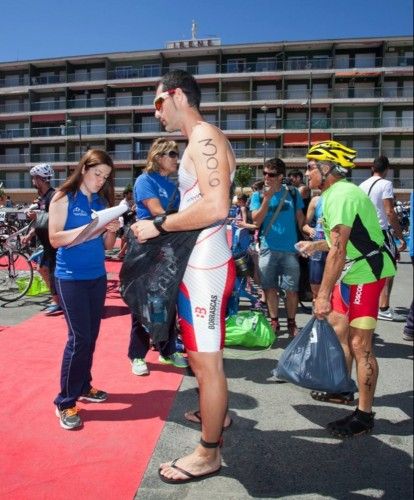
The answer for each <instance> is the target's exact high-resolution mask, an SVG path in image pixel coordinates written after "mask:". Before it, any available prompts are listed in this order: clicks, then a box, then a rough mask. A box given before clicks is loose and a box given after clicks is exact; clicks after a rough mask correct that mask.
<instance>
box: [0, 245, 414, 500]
mask: <svg viewBox="0 0 414 500" xmlns="http://www.w3.org/2000/svg"><path fill="white" fill-rule="evenodd" d="M412 295H413V273H412V267H411V262H410V260H409V256H408V254H407V253H404V254H403V257H402V262H401V263H400V264H399V269H398V276H397V278H396V280H395V284H394V289H393V292H392V296H391V303H392V305H393V306H394V308H395V309H396V310H397V311H398V312H400V313H403V314H406V313H407V310H408V307H409V305H410V303H411V300H412ZM47 302H48V301H47V298H46V297H39V298H25V299H22V300H20V301H18V302H16V303H11V304H6V305H3V306H1V307H0V325H2V326H7V325H14V324H17V323H20V322H21V321H24V320H25V319H27V318H28V317H30V316H32V315H33V314H36V313H38V312H40V311H42V310H43V309H44V308H45V307H46V304H47ZM243 306H244V307H245V304H244V305H243ZM283 313H284V310H283V309H282V310H281V316H282V334H281V335H280V337H279V339H278V341H277V342H275V344H274V345H273V347H272V348H271V349H267V350H246V349H242V348H232V349H230V348H226V349H225V369H226V374H227V377H228V383H229V391H230V400H229V407H230V414H231V416H232V418H233V425H232V426H231V427H230V429H229V430H226V431H225V433H224V446H223V448H222V455H223V468H222V471H221V474H220V475H219V476H216V477H212V478H209V479H206V480H204V481H200V482H194V483H189V484H183V485H169V484H166V483H163V482H162V481H161V480H160V479H159V478H158V466H159V464H160V463H161V462H164V461H167V460H171V459H174V458H176V457H179V456H181V455H183V454H186V453H189V452H191V451H192V449H193V448H194V446H195V445H196V443H197V441H198V439H199V430H198V429H197V427H196V426H195V425H192V424H190V423H188V422H186V421H185V419H184V416H183V415H184V412H185V411H187V410H189V409H196V408H197V393H196V391H195V388H196V383H195V379H194V377H192V376H191V375H190V374H188V375H186V376H185V377H184V379H183V383H182V385H181V388H180V390H179V392H178V393H177V396H176V399H175V402H174V404H173V407H172V409H171V412H170V415H169V418H168V420H167V422H166V424H165V427H164V429H163V431H162V434H161V436H160V439H159V441H158V444H157V446H156V448H155V450H154V453H153V456H152V458H151V460H150V462H149V464H148V467H147V470H146V473H145V476H144V478H143V480H142V482H141V485H140V487H139V489H138V491H137V493H136V497H135V498H136V499H140V500H162V499H180V500H183V499H190V498H191V499H197V500H203V499H206V500H207V499H213V498H220V499H221V500H227V499H228V500H233V499H238V500H244V499H250V498H257V499H273V498H294V499H322V498H333V499H359V498H364V497H368V498H387V499H394V498H395V499H399V500H405V499H411V498H413V487H412V458H413V426H412V418H413V392H412V390H413V370H412V363H413V343H412V342H407V341H404V340H403V339H402V330H403V327H404V323H394V322H387V321H379V322H378V326H377V329H376V336H375V352H376V355H377V358H378V363H379V368H380V375H379V380H378V386H377V391H376V399H375V408H374V411H375V412H376V420H375V428H374V431H373V433H372V434H371V435H368V436H360V437H356V438H353V439H349V440H345V441H341V440H337V439H333V438H331V437H330V436H329V435H328V434H327V432H326V430H325V426H326V424H327V423H328V422H330V421H332V420H335V419H337V418H341V417H342V416H345V415H347V414H348V413H350V412H351V411H353V407H349V406H339V405H333V404H326V403H321V402H316V401H314V400H313V399H312V398H311V397H310V396H309V391H308V390H305V389H302V388H299V387H296V386H294V385H292V384H288V383H283V384H281V383H277V382H275V381H273V380H271V370H272V369H273V368H274V367H275V366H276V360H278V359H279V358H280V356H281V354H282V352H283V350H284V348H285V347H286V346H287V344H288V342H289V340H288V338H287V334H286V321H285V320H283ZM309 319H310V315H309V312H307V311H304V310H300V311H299V314H298V317H297V321H298V325H299V326H304V325H305V324H306V323H307V321H308V320H309ZM0 331H1V326H0ZM269 379H270V380H269ZM136 382H137V384H139V382H140V378H139V377H136ZM137 425H139V422H138V423H137ZM131 438H133V436H131ZM122 446H127V443H125V444H121V443H120V449H122ZM130 473H131V474H134V471H133V470H131V471H130Z"/></svg>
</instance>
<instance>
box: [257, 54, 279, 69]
mask: <svg viewBox="0 0 414 500" xmlns="http://www.w3.org/2000/svg"><path fill="white" fill-rule="evenodd" d="M275 70H276V60H275V59H274V58H270V57H258V58H257V64H256V71H275Z"/></svg>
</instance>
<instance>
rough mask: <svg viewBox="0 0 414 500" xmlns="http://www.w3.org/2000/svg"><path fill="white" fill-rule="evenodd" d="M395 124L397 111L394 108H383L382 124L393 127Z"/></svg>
mask: <svg viewBox="0 0 414 500" xmlns="http://www.w3.org/2000/svg"><path fill="white" fill-rule="evenodd" d="M396 125H397V113H396V111H395V110H384V111H383V112H382V126H383V127H395V126H396Z"/></svg>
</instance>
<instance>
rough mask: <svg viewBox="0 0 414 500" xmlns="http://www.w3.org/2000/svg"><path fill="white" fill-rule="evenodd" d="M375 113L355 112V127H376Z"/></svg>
mask: <svg viewBox="0 0 414 500" xmlns="http://www.w3.org/2000/svg"><path fill="white" fill-rule="evenodd" d="M374 120H375V119H374V113H373V112H372V111H355V113H354V120H353V127H356V128H365V127H374V126H375V123H374Z"/></svg>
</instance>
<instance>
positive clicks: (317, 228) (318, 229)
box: [302, 196, 328, 300]
mask: <svg viewBox="0 0 414 500" xmlns="http://www.w3.org/2000/svg"><path fill="white" fill-rule="evenodd" d="M322 220H323V207H322V196H314V197H313V198H312V199H311V201H310V203H309V206H308V210H307V212H306V224H305V225H304V226H303V228H302V231H303V232H304V233H305V234H307V235H308V236H309V238H310V239H312V240H314V241H315V240H324V239H325V234H324V232H323V226H322ZM327 255H328V252H315V253H314V254H313V255H312V256H311V257H310V258H309V283H310V286H311V290H312V295H313V300H315V299H316V297H317V295H318V291H319V288H320V287H321V283H322V276H323V271H324V269H325V262H326V257H327Z"/></svg>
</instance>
